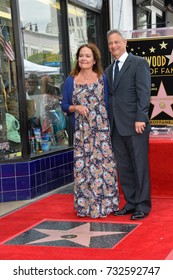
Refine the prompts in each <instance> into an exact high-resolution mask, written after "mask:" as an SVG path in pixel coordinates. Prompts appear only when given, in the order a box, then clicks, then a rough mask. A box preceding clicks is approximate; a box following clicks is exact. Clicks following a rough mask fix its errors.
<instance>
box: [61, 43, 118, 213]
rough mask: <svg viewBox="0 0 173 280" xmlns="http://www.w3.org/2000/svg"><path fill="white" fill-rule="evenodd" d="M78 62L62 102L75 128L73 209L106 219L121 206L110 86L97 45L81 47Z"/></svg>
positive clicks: (65, 86) (67, 84)
mask: <svg viewBox="0 0 173 280" xmlns="http://www.w3.org/2000/svg"><path fill="white" fill-rule="evenodd" d="M76 59H77V62H76V66H75V68H74V69H73V70H72V72H71V73H70V75H69V77H68V78H67V79H66V81H65V85H64V92H63V100H62V109H63V111H65V112H67V113H72V120H73V127H74V208H75V210H76V212H77V216H79V217H85V216H90V217H92V218H99V217H106V216H107V215H109V214H110V213H112V212H114V211H116V210H117V209H118V205H119V194H118V183H117V167H116V161H115V158H114V154H113V151H112V145H111V138H110V128H109V121H108V113H107V103H108V102H107V99H108V91H107V82H106V77H105V75H104V74H103V72H102V69H101V57H100V52H99V50H98V48H97V47H96V46H95V45H94V44H86V45H82V46H80V47H79V49H78V51H77V53H76Z"/></svg>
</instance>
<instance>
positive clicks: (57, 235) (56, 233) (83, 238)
mask: <svg viewBox="0 0 173 280" xmlns="http://www.w3.org/2000/svg"><path fill="white" fill-rule="evenodd" d="M34 230H36V231H38V232H40V233H43V234H46V235H47V236H45V237H43V238H41V239H37V240H35V241H31V242H28V243H27V245H29V244H39V243H42V242H51V241H59V240H70V241H71V242H75V243H78V244H80V245H83V246H86V247H89V246H90V239H91V237H97V236H106V235H113V234H114V235H116V234H125V233H126V232H121V231H111V232H110V231H91V230H90V223H85V224H83V225H79V226H77V227H75V228H72V229H68V230H54V229H36V228H35V229H34Z"/></svg>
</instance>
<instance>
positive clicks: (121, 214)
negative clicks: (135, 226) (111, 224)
mask: <svg viewBox="0 0 173 280" xmlns="http://www.w3.org/2000/svg"><path fill="white" fill-rule="evenodd" d="M134 211H135V209H134V208H132V209H126V208H125V207H124V208H122V209H121V210H117V211H115V212H113V215H115V216H123V215H127V214H130V213H133V212H134Z"/></svg>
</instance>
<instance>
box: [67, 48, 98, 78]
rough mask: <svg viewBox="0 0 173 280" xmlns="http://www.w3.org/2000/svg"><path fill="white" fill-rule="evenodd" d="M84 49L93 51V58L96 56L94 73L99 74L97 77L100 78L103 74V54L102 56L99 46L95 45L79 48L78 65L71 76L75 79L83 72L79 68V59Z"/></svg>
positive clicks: (77, 54)
mask: <svg viewBox="0 0 173 280" xmlns="http://www.w3.org/2000/svg"><path fill="white" fill-rule="evenodd" d="M82 48H89V49H90V50H91V51H92V53H93V56H94V60H95V64H93V71H94V72H95V73H97V75H98V77H99V76H100V75H101V74H102V73H103V70H102V65H101V54H100V51H99V49H98V48H97V46H96V45H95V44H92V43H88V44H84V45H81V46H80V47H79V48H78V50H77V53H76V65H75V67H74V69H73V70H72V71H71V72H70V75H71V76H73V77H74V76H77V75H78V73H79V72H80V70H81V68H80V66H79V63H78V58H79V55H80V51H81V49H82Z"/></svg>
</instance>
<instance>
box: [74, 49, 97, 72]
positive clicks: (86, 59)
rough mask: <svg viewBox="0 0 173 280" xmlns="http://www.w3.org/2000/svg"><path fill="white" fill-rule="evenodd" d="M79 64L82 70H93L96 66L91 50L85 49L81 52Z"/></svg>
mask: <svg viewBox="0 0 173 280" xmlns="http://www.w3.org/2000/svg"><path fill="white" fill-rule="evenodd" d="M78 64H79V67H80V68H81V69H83V70H84V69H92V68H93V64H95V60H94V55H93V52H92V50H91V49H89V48H87V47H83V48H82V49H81V50H80V52H79V57H78Z"/></svg>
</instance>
